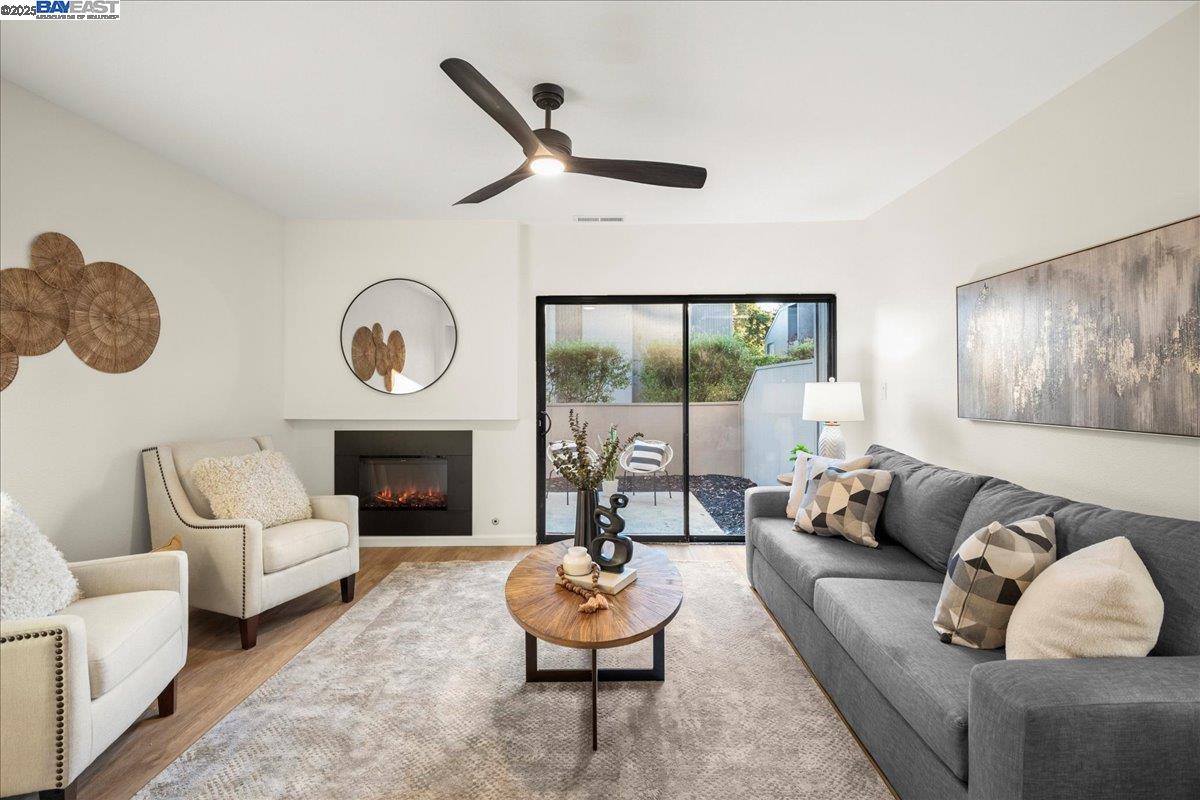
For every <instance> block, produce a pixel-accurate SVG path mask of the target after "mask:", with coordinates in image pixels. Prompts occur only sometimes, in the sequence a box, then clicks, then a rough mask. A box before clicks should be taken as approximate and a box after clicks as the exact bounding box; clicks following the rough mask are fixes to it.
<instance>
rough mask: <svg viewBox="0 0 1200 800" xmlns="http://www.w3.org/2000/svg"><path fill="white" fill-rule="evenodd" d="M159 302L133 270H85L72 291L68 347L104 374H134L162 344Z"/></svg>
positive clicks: (102, 266)
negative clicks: (155, 348)
mask: <svg viewBox="0 0 1200 800" xmlns="http://www.w3.org/2000/svg"><path fill="white" fill-rule="evenodd" d="M159 326H160V321H159V316H158V302H157V301H156V300H155V299H154V293H153V292H151V291H150V287H149V286H147V285H146V284H145V282H144V281H143V280H142V279H141V278H139V277H138V276H137V275H135V274H134V273H133V272H132V271H131V270H128V269H126V268H125V267H123V266H121V265H120V264H115V263H113V262H111V261H97V262H95V263H93V264H88V265H87V266H86V267H84V270H83V275H82V277H80V279H79V282H78V283H77V284H76V285H75V288H74V290H73V291H72V292H71V324H70V327H69V328H68V330H67V345H69V346H70V348H71V350H72V352H74V353H75V355H77V356H79V359H80V360H81V361H83V363H85V364H87V365H88V366H89V367H92V368H93V369H97V370H100V371H101V372H111V373H116V372H130V371H131V370H135V369H137V368H138V367H140V366H141V365H142V364H144V363H146V359H148V358H149V357H150V354H151V353H153V352H154V347H155V345H157V344H158V333H159Z"/></svg>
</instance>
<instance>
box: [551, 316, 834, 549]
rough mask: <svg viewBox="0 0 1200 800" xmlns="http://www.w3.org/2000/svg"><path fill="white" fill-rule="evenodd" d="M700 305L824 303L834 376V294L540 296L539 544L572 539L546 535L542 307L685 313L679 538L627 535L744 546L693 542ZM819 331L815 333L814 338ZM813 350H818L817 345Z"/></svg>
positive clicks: (729, 539)
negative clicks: (692, 350) (694, 383)
mask: <svg viewBox="0 0 1200 800" xmlns="http://www.w3.org/2000/svg"><path fill="white" fill-rule="evenodd" d="M701 303H823V304H825V306H826V308H827V309H828V314H827V318H828V325H827V328H828V331H827V334H826V336H825V337H824V338H825V347H826V363H827V370H826V372H827V374H828V376H829V377H836V375H837V295H833V294H772V293H763V294H622V295H612V294H609V295H538V296H537V298H536V311H535V313H534V326H535V328H534V349H535V355H536V359H537V366H536V370H537V375H536V381H537V391H536V393H535V397H534V402H535V404H536V408H535V409H534V413H535V416H534V419H535V420H536V421H537V425H536V429H537V435H536V436H535V437H534V447H535V448H536V450H537V452H536V459H537V460H536V463H537V543H538V544H547V543H549V542H557V541H562V540H563V539H569V538H571V534H568V533H561V534H559V533H549V534H548V533H546V434H547V432H548V429H547V427H546V424H545V421H546V420H547V419H549V415H548V414H547V413H546V306H548V305H551V306H552V305H588V306H600V305H610V306H613V305H648V304H657V305H680V306H681V307H682V309H683V316H682V320H681V325H682V328H681V330H682V332H683V400H682V413H683V443H682V448H681V455H682V458H683V533H682V534H679V535H655V534H651V535H638V534H637V533H636V531H631V533H633V534H634V535H635V536H636V538H637V540H638V541H640V542H713V543H720V544H740V543H743V542H745V541H746V537H745V536H744V535H743V536H692V535H691V533H690V532H689V531H690V522H691V520H690V518H689V512H690V509H689V503H688V499H689V496H690V491H691V452H690V451H691V435H690V432H689V429H688V428H689V418H690V417H691V397H690V384H691V368H690V364H689V361H690V359H689V352H688V348H689V346H690V343H691V335H690V331H691V324H690V321H691V320H690V317H691V306H692V305H693V304H701ZM819 335H820V331H818V336H819ZM817 346H818V347H820V341H819V340H818V343H817Z"/></svg>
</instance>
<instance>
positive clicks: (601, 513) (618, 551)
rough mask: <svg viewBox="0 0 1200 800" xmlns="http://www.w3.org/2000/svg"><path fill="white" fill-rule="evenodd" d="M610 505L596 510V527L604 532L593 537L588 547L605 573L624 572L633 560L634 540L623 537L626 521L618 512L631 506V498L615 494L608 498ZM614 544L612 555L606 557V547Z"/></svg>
mask: <svg viewBox="0 0 1200 800" xmlns="http://www.w3.org/2000/svg"><path fill="white" fill-rule="evenodd" d="M608 502H609V505H607V506H600V507H598V508H597V509H596V527H597V528H599V529H600V530H601V531H603V533H602V534H600V535H599V536H596V537H593V538H592V541H591V543H590V544H589V545H588V554H589V555H590V556H591V557H592V561H595V562H596V563H597V564H598V565H599V566H600V569H602V570H604V571H605V572H624V571H625V565H626V564H628V563H629V559H631V558H633V540H632V539H630V538H629V537H628V536H622V535H621V531H623V530H625V520H624V519H623V518H622V517H621V515H620V514H619V513H617V512H618V511H620V510H621V509H622V508H624V507H625V506H627V505H629V498H628V497H626V496H625V495H623V494H614V495H612V496H611V497H609V498H608ZM610 543H611V544H612V554H611V555H608V556H606V555H604V546H605V545H606V544H610Z"/></svg>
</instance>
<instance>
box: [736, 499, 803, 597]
mask: <svg viewBox="0 0 1200 800" xmlns="http://www.w3.org/2000/svg"><path fill="white" fill-rule="evenodd" d="M791 490H792V487H790V486H755V487H753V488H750V489H747V490H746V498H745V509H746V512H745V513H746V517H745V519H746V527H745V532H746V577H747V578H748V579H749V580H750V585H751V586H753V585H754V548H755V544H756V543H755V541H754V536H753V530H752V528H753V525H752V523H753V522H754V520H756V519H761V518H767V517H786V516H787V501H788V495H789V493H790V492H791Z"/></svg>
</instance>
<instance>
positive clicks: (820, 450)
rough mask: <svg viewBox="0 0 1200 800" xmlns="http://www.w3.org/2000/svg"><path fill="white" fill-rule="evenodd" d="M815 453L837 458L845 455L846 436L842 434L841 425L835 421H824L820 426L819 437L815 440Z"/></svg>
mask: <svg viewBox="0 0 1200 800" xmlns="http://www.w3.org/2000/svg"><path fill="white" fill-rule="evenodd" d="M817 455H820V456H824V457H825V458H836V459H839V460H840V459H843V458H845V457H846V437H845V436H843V435H842V426H841V425H838V424H837V423H836V422H826V423H825V425H824V426H823V427H822V428H821V438H820V439H819V440H818V441H817Z"/></svg>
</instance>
